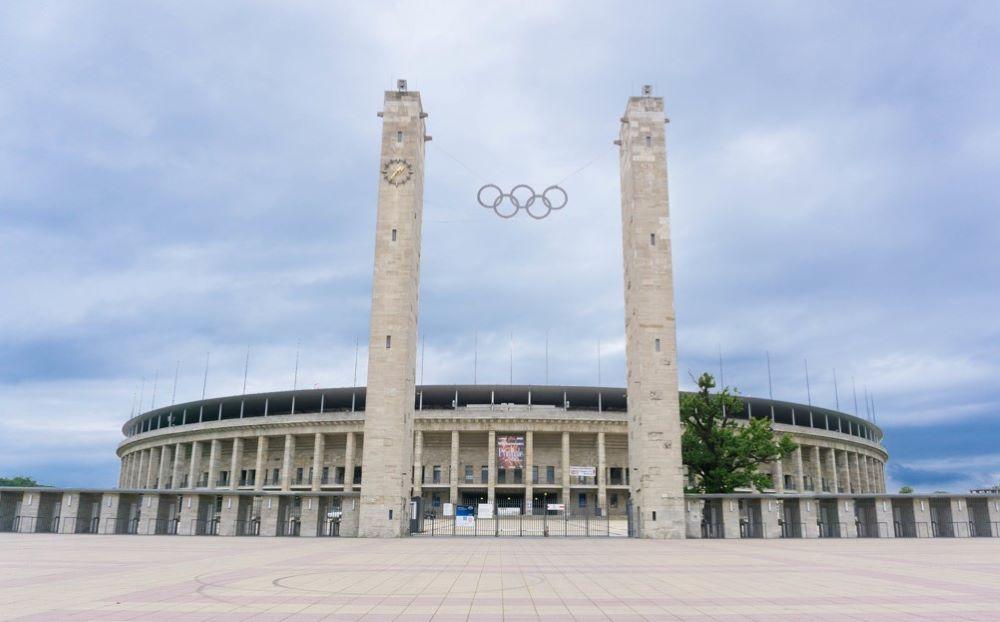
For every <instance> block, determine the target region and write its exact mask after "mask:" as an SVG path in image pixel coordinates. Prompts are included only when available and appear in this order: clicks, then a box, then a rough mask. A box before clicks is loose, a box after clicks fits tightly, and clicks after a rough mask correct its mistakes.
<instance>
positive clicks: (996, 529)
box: [969, 521, 1000, 538]
mask: <svg viewBox="0 0 1000 622" xmlns="http://www.w3.org/2000/svg"><path fill="white" fill-rule="evenodd" d="M969 536H970V537H972V538H1000V523H981V524H977V523H974V522H972V521H969Z"/></svg>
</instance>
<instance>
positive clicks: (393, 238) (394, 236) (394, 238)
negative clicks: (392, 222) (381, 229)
mask: <svg viewBox="0 0 1000 622" xmlns="http://www.w3.org/2000/svg"><path fill="white" fill-rule="evenodd" d="M392 241H393V242H395V241H396V230H395V229H393V230H392Z"/></svg>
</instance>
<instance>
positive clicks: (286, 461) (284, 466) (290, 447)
mask: <svg viewBox="0 0 1000 622" xmlns="http://www.w3.org/2000/svg"><path fill="white" fill-rule="evenodd" d="M294 460H295V436H294V435H292V434H286V435H285V455H284V457H283V458H282V460H281V489H282V490H291V488H292V466H293V465H294V464H295V463H294Z"/></svg>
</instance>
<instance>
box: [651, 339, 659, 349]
mask: <svg viewBox="0 0 1000 622" xmlns="http://www.w3.org/2000/svg"><path fill="white" fill-rule="evenodd" d="M653 348H654V349H655V350H656V351H657V352H659V351H660V340H659V339H654V340H653Z"/></svg>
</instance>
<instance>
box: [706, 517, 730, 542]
mask: <svg viewBox="0 0 1000 622" xmlns="http://www.w3.org/2000/svg"><path fill="white" fill-rule="evenodd" d="M701 537H702V538H703V539H706V540H712V539H716V538H725V537H726V528H725V526H724V525H723V524H722V523H708V522H704V521H702V523H701Z"/></svg>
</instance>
